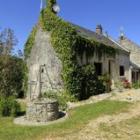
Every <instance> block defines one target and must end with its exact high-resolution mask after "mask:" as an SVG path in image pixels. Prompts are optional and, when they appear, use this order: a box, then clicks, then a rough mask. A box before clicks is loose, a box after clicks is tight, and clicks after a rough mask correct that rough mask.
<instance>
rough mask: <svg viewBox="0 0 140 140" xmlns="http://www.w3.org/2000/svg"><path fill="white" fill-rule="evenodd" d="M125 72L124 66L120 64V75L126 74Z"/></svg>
mask: <svg viewBox="0 0 140 140" xmlns="http://www.w3.org/2000/svg"><path fill="white" fill-rule="evenodd" d="M124 74H125V70H124V66H120V76H124Z"/></svg>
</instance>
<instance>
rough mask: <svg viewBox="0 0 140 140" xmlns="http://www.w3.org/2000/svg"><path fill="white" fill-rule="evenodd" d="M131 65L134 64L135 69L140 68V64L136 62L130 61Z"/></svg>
mask: <svg viewBox="0 0 140 140" xmlns="http://www.w3.org/2000/svg"><path fill="white" fill-rule="evenodd" d="M130 65H131V66H132V68H133V69H139V70H140V66H139V65H137V64H135V63H134V62H132V61H131V62H130Z"/></svg>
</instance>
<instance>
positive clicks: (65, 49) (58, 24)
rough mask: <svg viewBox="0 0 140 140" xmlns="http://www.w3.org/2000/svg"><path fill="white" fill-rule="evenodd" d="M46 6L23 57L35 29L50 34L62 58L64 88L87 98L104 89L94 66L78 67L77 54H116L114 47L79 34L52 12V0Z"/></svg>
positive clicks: (32, 40)
mask: <svg viewBox="0 0 140 140" xmlns="http://www.w3.org/2000/svg"><path fill="white" fill-rule="evenodd" d="M47 2H48V3H47V4H48V5H47V8H46V9H44V10H42V11H41V14H40V19H39V23H38V26H37V27H35V28H34V29H33V31H32V33H31V35H30V37H29V39H28V41H27V43H26V46H25V57H26V58H28V57H30V52H31V49H32V47H33V44H34V40H35V35H36V31H37V28H42V30H44V31H45V32H50V33H51V44H52V46H53V48H54V50H55V51H56V53H57V54H58V57H59V59H60V60H61V61H62V65H63V70H62V74H61V76H62V79H63V82H64V87H65V90H66V91H67V92H68V93H69V94H71V95H74V96H75V97H76V98H78V99H80V100H81V99H86V98H88V97H89V96H91V95H94V94H99V93H102V92H104V90H105V87H104V85H103V83H102V81H101V80H99V79H98V77H97V75H96V74H95V71H94V66H93V65H90V64H86V65H84V66H79V64H78V63H77V55H81V56H82V55H83V53H84V52H85V51H86V54H87V55H88V57H92V56H93V55H94V54H98V56H99V58H101V57H102V56H103V55H108V56H111V57H115V54H116V50H115V49H114V48H112V47H110V46H106V45H104V44H101V43H99V42H96V41H95V40H89V39H86V38H83V37H81V36H80V35H79V34H78V33H77V31H76V28H75V27H74V26H72V25H71V24H70V23H67V22H65V21H64V20H62V19H61V18H59V17H58V16H57V15H56V13H55V12H54V11H53V9H52V6H53V4H55V3H56V1H55V0H48V1H47Z"/></svg>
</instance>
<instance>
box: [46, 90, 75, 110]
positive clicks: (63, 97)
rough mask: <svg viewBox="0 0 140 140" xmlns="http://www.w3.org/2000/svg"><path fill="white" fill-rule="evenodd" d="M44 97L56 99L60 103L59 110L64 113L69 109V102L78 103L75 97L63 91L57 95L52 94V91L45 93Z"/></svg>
mask: <svg viewBox="0 0 140 140" xmlns="http://www.w3.org/2000/svg"><path fill="white" fill-rule="evenodd" d="M44 97H45V98H49V99H56V100H57V101H58V103H59V109H60V110H63V111H64V110H66V109H67V102H75V101H77V100H76V99H75V98H74V96H72V95H70V94H69V93H67V92H66V91H63V92H60V93H56V92H52V91H49V92H45V93H44Z"/></svg>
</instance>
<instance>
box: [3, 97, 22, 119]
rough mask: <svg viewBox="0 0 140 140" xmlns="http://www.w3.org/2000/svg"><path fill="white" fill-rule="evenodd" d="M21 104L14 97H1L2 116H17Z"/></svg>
mask: <svg viewBox="0 0 140 140" xmlns="http://www.w3.org/2000/svg"><path fill="white" fill-rule="evenodd" d="M19 112H20V105H19V103H18V102H17V101H16V100H15V98H14V97H7V98H4V97H0V116H13V117H15V116H17V115H18V113H19Z"/></svg>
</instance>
